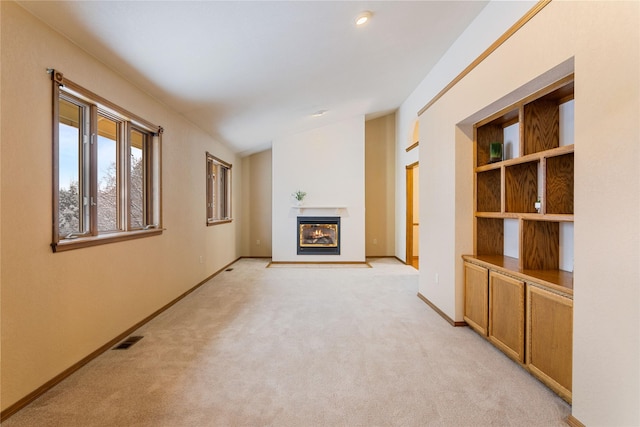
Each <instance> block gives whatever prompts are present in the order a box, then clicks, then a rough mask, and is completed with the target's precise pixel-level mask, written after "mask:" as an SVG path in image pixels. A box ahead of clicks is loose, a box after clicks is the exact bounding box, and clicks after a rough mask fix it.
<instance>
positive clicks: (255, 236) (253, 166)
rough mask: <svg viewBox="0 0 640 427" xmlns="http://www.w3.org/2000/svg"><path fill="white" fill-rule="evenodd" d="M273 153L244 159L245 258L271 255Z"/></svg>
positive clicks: (268, 151) (263, 152) (259, 154)
mask: <svg viewBox="0 0 640 427" xmlns="http://www.w3.org/2000/svg"><path fill="white" fill-rule="evenodd" d="M271 157H272V156H271V150H266V151H262V152H260V153H256V154H253V155H251V156H247V157H244V158H243V159H242V164H243V167H242V169H243V172H244V174H245V176H244V179H243V182H244V183H245V189H244V191H243V193H242V197H243V199H244V202H243V204H242V207H243V210H244V212H245V215H246V217H247V221H245V225H246V226H247V242H246V245H245V246H243V248H242V255H243V256H250V257H270V256H271V197H272V190H271V186H272V179H271V175H272V168H271V160H272V159H271Z"/></svg>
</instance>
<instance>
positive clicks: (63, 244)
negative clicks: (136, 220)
mask: <svg viewBox="0 0 640 427" xmlns="http://www.w3.org/2000/svg"><path fill="white" fill-rule="evenodd" d="M163 230H164V229H162V228H155V229H152V230H138V231H127V232H119V233H109V234H102V235H99V236H91V237H78V238H77V239H66V240H61V241H59V242H57V243H52V244H51V249H53V252H64V251H70V250H72V249H80V248H87V247H90V246H98V245H106V244H108V243H115V242H123V241H125V240H133V239H141V238H144V237H151V236H158V235H160V234H162V231H163Z"/></svg>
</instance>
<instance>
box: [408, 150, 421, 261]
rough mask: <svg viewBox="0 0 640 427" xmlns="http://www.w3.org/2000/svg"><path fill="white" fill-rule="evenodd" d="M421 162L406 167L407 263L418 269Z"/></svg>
mask: <svg viewBox="0 0 640 427" xmlns="http://www.w3.org/2000/svg"><path fill="white" fill-rule="evenodd" d="M418 166H419V163H418V162H415V163H412V164H410V165H408V166H407V167H406V176H407V242H406V248H407V250H406V264H407V265H411V266H413V267H414V268H415V269H416V270H418V269H419V265H420V262H419V260H420V203H419V202H420V199H419V191H418V187H419V183H420V179H419V178H420V172H419V167H418Z"/></svg>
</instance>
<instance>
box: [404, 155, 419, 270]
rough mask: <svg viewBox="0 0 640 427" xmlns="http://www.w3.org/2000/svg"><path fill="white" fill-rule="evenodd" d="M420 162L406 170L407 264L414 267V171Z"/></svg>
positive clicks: (408, 166) (407, 167)
mask: <svg viewBox="0 0 640 427" xmlns="http://www.w3.org/2000/svg"><path fill="white" fill-rule="evenodd" d="M419 164H420V162H414V163H411V164H410V165H407V166H406V167H405V168H406V181H407V183H406V184H407V185H406V187H407V203H406V207H407V212H406V213H407V219H406V229H407V230H406V254H405V257H406V259H405V264H407V265H412V262H413V223H414V218H413V205H414V200H413V187H414V184H413V172H414V171H413V169H415V168H416V167H418V166H419Z"/></svg>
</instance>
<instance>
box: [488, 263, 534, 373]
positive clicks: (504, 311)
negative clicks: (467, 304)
mask: <svg viewBox="0 0 640 427" xmlns="http://www.w3.org/2000/svg"><path fill="white" fill-rule="evenodd" d="M524 293H525V284H524V282H523V281H522V280H517V279H514V278H513V277H509V276H505V275H504V274H500V273H497V272H495V271H492V272H490V273H489V340H490V341H491V342H492V343H493V344H494V345H495V346H496V347H498V348H499V349H500V350H502V351H503V352H504V353H505V354H506V355H507V356H509V357H511V358H512V359H514V360H516V361H518V362H520V363H524V325H525V316H524V313H525V305H524Z"/></svg>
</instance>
